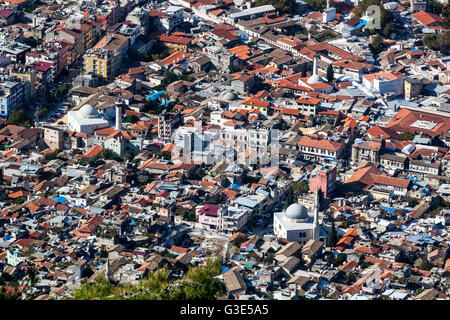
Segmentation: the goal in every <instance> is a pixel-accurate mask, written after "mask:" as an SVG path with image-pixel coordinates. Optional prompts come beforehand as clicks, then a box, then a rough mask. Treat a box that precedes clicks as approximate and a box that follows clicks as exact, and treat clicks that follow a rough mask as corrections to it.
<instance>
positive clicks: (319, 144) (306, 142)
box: [298, 136, 344, 163]
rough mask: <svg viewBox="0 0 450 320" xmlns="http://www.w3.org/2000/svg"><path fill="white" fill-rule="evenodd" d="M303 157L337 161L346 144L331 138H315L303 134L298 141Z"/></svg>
mask: <svg viewBox="0 0 450 320" xmlns="http://www.w3.org/2000/svg"><path fill="white" fill-rule="evenodd" d="M298 146H299V151H300V156H301V158H303V159H305V160H311V161H318V162H326V163H335V162H337V161H338V160H339V158H340V157H341V155H342V153H343V150H344V145H343V144H342V143H340V142H336V141H331V140H326V139H322V140H315V139H311V138H310V137H307V136H303V137H302V138H301V139H300V141H299V142H298Z"/></svg>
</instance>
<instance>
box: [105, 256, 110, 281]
mask: <svg viewBox="0 0 450 320" xmlns="http://www.w3.org/2000/svg"><path fill="white" fill-rule="evenodd" d="M109 273H110V271H109V255H108V258H106V268H105V275H106V280H107V281H108V282H110V278H109Z"/></svg>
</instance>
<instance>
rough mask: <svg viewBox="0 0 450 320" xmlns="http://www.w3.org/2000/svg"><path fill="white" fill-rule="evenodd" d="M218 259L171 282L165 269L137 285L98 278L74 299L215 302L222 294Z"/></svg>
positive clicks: (73, 296) (207, 262)
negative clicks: (121, 283) (120, 283)
mask: <svg viewBox="0 0 450 320" xmlns="http://www.w3.org/2000/svg"><path fill="white" fill-rule="evenodd" d="M220 272H221V263H220V261H219V260H218V259H214V258H210V259H208V260H207V261H206V264H205V265H202V266H197V267H191V268H189V271H188V272H187V273H186V274H185V276H184V277H183V278H182V279H181V280H170V279H169V272H168V270H167V268H166V267H164V268H162V269H159V270H157V271H155V272H152V273H150V274H149V276H148V277H147V278H145V279H142V280H139V281H138V283H137V284H125V285H114V284H112V283H110V282H108V281H107V280H106V278H105V277H99V278H97V280H96V281H95V282H93V283H84V284H82V285H81V286H80V287H79V288H76V289H74V290H73V292H72V297H71V298H70V299H75V300H173V299H176V300H212V299H215V298H216V297H217V296H218V295H220V294H222V292H223V284H222V281H221V280H219V279H217V278H216V276H217V275H219V274H220Z"/></svg>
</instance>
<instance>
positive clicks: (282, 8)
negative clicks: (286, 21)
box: [255, 0, 295, 13]
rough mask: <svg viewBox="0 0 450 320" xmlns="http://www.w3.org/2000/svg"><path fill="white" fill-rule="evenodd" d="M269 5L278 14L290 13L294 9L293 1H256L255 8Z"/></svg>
mask: <svg viewBox="0 0 450 320" xmlns="http://www.w3.org/2000/svg"><path fill="white" fill-rule="evenodd" d="M268 4H271V5H273V6H274V8H275V9H277V11H279V12H280V13H292V12H293V11H294V8H295V0H278V1H276V0H256V1H255V6H257V7H258V6H263V5H268Z"/></svg>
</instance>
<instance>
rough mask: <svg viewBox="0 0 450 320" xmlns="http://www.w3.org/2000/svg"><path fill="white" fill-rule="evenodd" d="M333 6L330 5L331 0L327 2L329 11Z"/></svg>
mask: <svg viewBox="0 0 450 320" xmlns="http://www.w3.org/2000/svg"><path fill="white" fill-rule="evenodd" d="M330 7H331V5H330V0H327V9H330Z"/></svg>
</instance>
